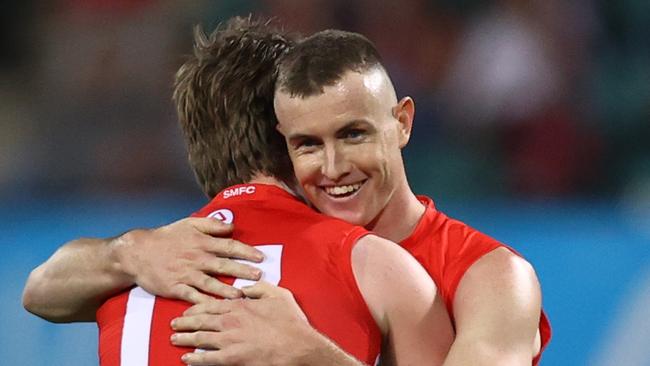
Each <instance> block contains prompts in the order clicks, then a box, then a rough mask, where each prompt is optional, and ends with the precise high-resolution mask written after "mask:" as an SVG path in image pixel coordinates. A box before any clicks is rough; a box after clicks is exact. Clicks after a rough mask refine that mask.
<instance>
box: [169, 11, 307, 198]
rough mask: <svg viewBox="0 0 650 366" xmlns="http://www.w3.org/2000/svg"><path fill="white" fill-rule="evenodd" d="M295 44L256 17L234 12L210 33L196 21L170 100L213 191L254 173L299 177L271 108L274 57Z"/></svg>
mask: <svg viewBox="0 0 650 366" xmlns="http://www.w3.org/2000/svg"><path fill="white" fill-rule="evenodd" d="M294 43H295V37H294V36H293V35H291V34H288V33H285V32H283V31H281V30H280V29H279V28H277V27H275V26H273V25H272V24H271V22H270V21H262V20H254V19H252V17H248V18H240V17H236V18H233V19H231V20H229V21H228V22H227V23H225V24H222V25H220V26H217V28H216V29H215V30H214V31H213V32H212V34H210V36H207V35H206V34H205V33H204V31H203V30H202V29H201V27H199V26H197V27H195V30H194V54H193V55H192V56H190V58H189V59H188V60H187V62H185V64H183V65H182V66H181V68H180V69H179V70H178V72H177V73H176V79H175V83H174V97H173V99H174V101H175V103H176V109H177V112H178V118H179V121H180V125H181V126H182V129H183V132H184V135H185V141H186V144H187V149H188V155H189V161H190V164H191V166H192V169H193V170H194V173H195V175H196V178H197V180H198V182H199V184H200V185H201V187H202V189H203V191H204V192H205V194H206V195H208V196H209V197H214V196H215V195H216V194H217V193H219V191H221V190H222V189H223V188H225V187H227V186H230V185H233V184H241V183H245V182H247V181H249V180H250V179H251V178H252V177H253V176H254V175H255V174H256V173H263V174H266V175H271V176H274V177H276V178H278V179H280V180H283V181H285V182H292V181H293V180H294V176H293V169H292V166H291V161H290V160H289V157H288V154H287V150H286V143H285V142H284V139H283V138H282V135H280V133H279V132H277V131H276V128H275V127H276V124H277V118H276V117H275V112H274V111H273V94H274V88H275V80H276V77H277V62H276V61H278V59H279V57H280V56H281V55H282V54H283V53H284V52H286V50H287V49H288V48H289V47H291V46H292V45H293V44H294Z"/></svg>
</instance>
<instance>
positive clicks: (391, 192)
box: [275, 68, 424, 241]
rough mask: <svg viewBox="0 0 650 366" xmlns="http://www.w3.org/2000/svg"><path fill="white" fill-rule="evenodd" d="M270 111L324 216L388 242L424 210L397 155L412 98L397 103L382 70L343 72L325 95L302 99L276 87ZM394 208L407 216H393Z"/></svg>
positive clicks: (397, 237)
mask: <svg viewBox="0 0 650 366" xmlns="http://www.w3.org/2000/svg"><path fill="white" fill-rule="evenodd" d="M275 110H276V114H277V116H278V120H279V121H280V123H279V125H278V130H279V131H280V132H282V134H283V135H284V136H285V139H286V141H287V147H288V150H289V156H290V157H291V160H292V162H293V166H294V172H295V174H296V178H297V179H298V182H299V184H300V185H301V187H302V189H303V190H304V193H305V196H306V198H307V199H308V200H309V202H311V203H312V204H313V205H314V206H316V207H317V208H318V210H319V211H321V212H323V213H324V214H326V215H329V216H334V217H337V218H340V219H343V220H345V221H348V222H351V223H354V224H357V225H362V226H365V227H366V228H368V229H370V230H373V231H375V232H376V233H378V234H379V235H381V236H382V237H385V238H388V239H390V240H393V241H400V240H402V239H404V238H405V237H406V236H408V235H409V234H410V233H411V231H412V230H413V228H414V227H415V224H416V223H417V220H418V219H419V218H420V216H422V214H423V213H424V207H423V206H422V205H421V204H420V203H419V202H418V201H417V199H416V198H415V195H413V193H412V192H411V190H410V188H409V186H408V182H407V180H406V174H405V173H404V164H403V162H402V156H401V149H402V147H404V146H405V145H406V144H407V142H408V140H409V138H410V134H411V126H412V122H413V115H414V105H413V100H412V99H411V98H404V99H402V100H401V101H400V102H399V103H397V100H396V97H395V93H394V91H393V87H392V85H391V84H390V81H389V80H388V78H387V77H386V76H385V73H384V71H383V69H380V68H375V69H372V70H369V71H368V72H367V73H365V74H359V73H356V72H348V73H347V74H346V75H344V76H343V78H342V80H341V81H340V82H339V83H337V84H335V85H333V86H329V87H325V88H324V93H323V94H320V95H316V96H312V97H308V98H305V99H302V98H299V97H291V96H290V95H288V94H286V93H282V92H278V93H276V98H275ZM355 183H356V184H361V188H360V189H359V190H358V191H357V192H355V193H354V194H353V195H351V196H349V197H343V198H337V197H334V196H333V195H331V194H329V193H328V191H327V190H328V188H329V189H331V188H332V187H336V186H339V187H344V186H347V185H350V184H355ZM395 212H403V213H405V214H406V215H407V217H402V216H400V218H401V220H395V217H393V216H392V214H393V213H395ZM398 221H401V222H402V223H400V222H398Z"/></svg>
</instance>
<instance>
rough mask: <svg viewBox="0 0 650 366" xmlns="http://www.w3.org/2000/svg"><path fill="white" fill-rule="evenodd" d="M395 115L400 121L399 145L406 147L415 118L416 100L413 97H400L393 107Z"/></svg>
mask: <svg viewBox="0 0 650 366" xmlns="http://www.w3.org/2000/svg"><path fill="white" fill-rule="evenodd" d="M393 117H394V118H395V119H396V120H397V122H399V131H398V133H399V136H398V139H399V147H400V149H402V148H404V146H406V144H408V142H409V139H410V138H411V130H412V128H413V118H414V117H415V102H414V101H413V98H411V97H404V98H402V99H400V101H399V102H398V103H397V105H396V106H394V107H393Z"/></svg>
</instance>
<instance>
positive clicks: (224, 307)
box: [183, 300, 241, 316]
mask: <svg viewBox="0 0 650 366" xmlns="http://www.w3.org/2000/svg"><path fill="white" fill-rule="evenodd" d="M238 301H241V300H214V301H210V302H204V303H200V304H197V305H194V306H192V307H190V308H189V309H187V310H185V312H183V316H190V315H197V314H204V313H205V314H226V313H229V312H231V311H232V309H233V305H235V304H236V303H237V302H238Z"/></svg>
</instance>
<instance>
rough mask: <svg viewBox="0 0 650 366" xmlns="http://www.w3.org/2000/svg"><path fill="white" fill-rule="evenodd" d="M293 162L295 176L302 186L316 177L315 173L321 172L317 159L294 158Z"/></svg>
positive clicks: (306, 157) (307, 157)
mask: <svg viewBox="0 0 650 366" xmlns="http://www.w3.org/2000/svg"><path fill="white" fill-rule="evenodd" d="M291 161H292V162H293V171H294V174H295V175H296V178H297V179H298V182H300V183H301V184H302V183H304V182H308V181H309V179H310V178H312V177H313V176H314V175H315V172H318V171H319V167H318V164H317V162H316V159H314V158H313V157H309V156H296V157H292V158H291Z"/></svg>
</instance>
